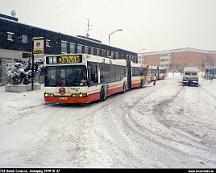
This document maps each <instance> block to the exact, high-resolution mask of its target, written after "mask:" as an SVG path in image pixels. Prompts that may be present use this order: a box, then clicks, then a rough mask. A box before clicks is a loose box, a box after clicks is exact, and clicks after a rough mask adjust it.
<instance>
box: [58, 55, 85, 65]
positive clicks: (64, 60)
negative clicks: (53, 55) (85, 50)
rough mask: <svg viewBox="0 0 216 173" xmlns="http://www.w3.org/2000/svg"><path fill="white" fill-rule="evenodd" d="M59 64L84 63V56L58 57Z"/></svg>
mask: <svg viewBox="0 0 216 173" xmlns="http://www.w3.org/2000/svg"><path fill="white" fill-rule="evenodd" d="M57 62H58V64H74V63H81V62H82V55H62V56H58V60H57Z"/></svg>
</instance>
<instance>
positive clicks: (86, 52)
mask: <svg viewBox="0 0 216 173" xmlns="http://www.w3.org/2000/svg"><path fill="white" fill-rule="evenodd" d="M84 53H85V54H88V46H85V48H84Z"/></svg>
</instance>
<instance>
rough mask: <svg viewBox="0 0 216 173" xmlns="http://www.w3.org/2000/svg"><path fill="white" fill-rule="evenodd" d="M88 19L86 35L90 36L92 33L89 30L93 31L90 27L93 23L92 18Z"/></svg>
mask: <svg viewBox="0 0 216 173" xmlns="http://www.w3.org/2000/svg"><path fill="white" fill-rule="evenodd" d="M87 21H88V23H85V24H86V25H87V31H86V32H87V33H86V37H88V38H89V37H90V34H89V31H92V29H90V27H91V26H92V25H90V22H89V21H90V20H89V19H87Z"/></svg>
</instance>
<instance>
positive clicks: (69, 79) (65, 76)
mask: <svg viewBox="0 0 216 173" xmlns="http://www.w3.org/2000/svg"><path fill="white" fill-rule="evenodd" d="M86 85H87V70H86V66H84V65H73V66H58V67H57V66H50V67H46V68H45V87H64V86H86Z"/></svg>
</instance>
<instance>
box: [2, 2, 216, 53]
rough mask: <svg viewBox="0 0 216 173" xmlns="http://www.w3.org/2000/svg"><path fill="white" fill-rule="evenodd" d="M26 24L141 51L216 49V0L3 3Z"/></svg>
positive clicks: (4, 9) (3, 9) (7, 10)
mask: <svg viewBox="0 0 216 173" xmlns="http://www.w3.org/2000/svg"><path fill="white" fill-rule="evenodd" d="M0 2H1V6H0V13H3V14H8V15H9V14H10V12H11V10H12V9H13V10H15V11H16V13H17V14H16V17H18V18H19V21H20V22H21V23H26V24H29V25H33V26H38V27H41V28H45V29H49V30H52V31H57V32H62V33H65V34H69V35H73V36H75V35H85V34H86V29H87V25H85V23H87V19H88V18H89V19H90V24H91V25H93V26H92V27H91V29H92V31H91V32H90V37H92V38H95V39H99V40H101V41H102V42H103V43H105V44H108V35H109V33H111V32H112V31H114V30H116V29H119V28H121V29H123V31H121V32H116V33H115V34H113V35H112V36H111V45H112V46H117V47H120V48H123V49H128V50H131V51H135V52H138V51H140V50H141V49H143V48H145V51H147V52H148V51H160V50H169V49H174V48H182V47H192V48H199V49H205V50H216V0H0Z"/></svg>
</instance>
